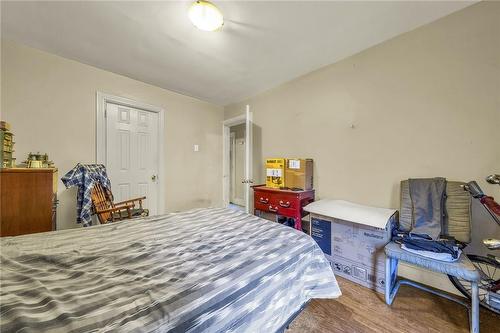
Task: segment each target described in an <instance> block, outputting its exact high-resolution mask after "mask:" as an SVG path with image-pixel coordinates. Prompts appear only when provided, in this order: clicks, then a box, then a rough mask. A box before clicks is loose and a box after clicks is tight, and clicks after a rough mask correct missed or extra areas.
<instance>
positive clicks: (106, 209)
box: [91, 182, 149, 224]
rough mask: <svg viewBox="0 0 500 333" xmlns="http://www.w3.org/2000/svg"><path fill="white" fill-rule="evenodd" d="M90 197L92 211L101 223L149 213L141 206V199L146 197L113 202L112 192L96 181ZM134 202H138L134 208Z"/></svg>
mask: <svg viewBox="0 0 500 333" xmlns="http://www.w3.org/2000/svg"><path fill="white" fill-rule="evenodd" d="M91 198H92V205H93V212H94V214H96V215H97V218H98V219H99V222H100V223H101V224H105V223H108V222H114V221H117V220H118V221H121V220H124V219H131V218H134V217H142V216H148V215H149V211H148V210H147V209H143V208H142V201H143V200H145V199H146V197H140V198H135V199H130V200H125V201H121V202H116V203H114V202H113V194H112V193H108V191H106V190H105V189H104V188H103V187H102V185H101V184H100V183H98V182H96V183H95V185H94V188H93V189H92V193H91ZM136 202H138V203H139V207H138V208H136Z"/></svg>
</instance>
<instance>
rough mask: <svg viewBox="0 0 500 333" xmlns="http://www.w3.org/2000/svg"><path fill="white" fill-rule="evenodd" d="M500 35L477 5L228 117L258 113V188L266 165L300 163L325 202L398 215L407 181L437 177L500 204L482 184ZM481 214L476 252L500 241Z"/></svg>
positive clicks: (499, 118) (490, 162)
mask: <svg viewBox="0 0 500 333" xmlns="http://www.w3.org/2000/svg"><path fill="white" fill-rule="evenodd" d="M499 35H500V3H498V2H497V3H492V2H487V3H479V4H476V5H473V6H471V7H469V8H466V9H464V10H462V11H459V12H457V13H454V14H452V15H450V16H448V17H445V18H443V19H440V20H438V21H436V22H433V23H431V24H429V25H427V26H424V27H421V28H419V29H416V30H414V31H411V32H409V33H406V34H404V35H401V36H398V37H396V38H394V39H392V40H389V41H387V42H385V43H382V44H380V45H378V46H375V47H372V48H370V49H368V50H366V51H364V52H361V53H359V54H357V55H354V56H352V57H349V58H347V59H345V60H343V61H340V62H338V63H336V64H333V65H330V66H327V67H325V68H322V69H320V70H318V71H315V72H312V73H310V74H307V75H305V76H303V77H300V78H298V79H295V80H293V81H290V82H288V83H286V84H284V85H282V86H280V87H277V88H275V89H273V90H271V91H268V92H265V93H263V94H261V95H258V96H256V97H254V98H251V99H249V100H245V101H242V102H241V103H237V104H234V105H230V106H227V107H226V108H225V118H230V117H233V116H235V115H237V114H241V113H242V110H244V105H245V104H250V108H251V110H252V111H253V118H254V121H255V127H254V128H255V130H254V137H255V142H254V145H255V154H256V158H255V159H256V161H257V162H256V165H255V167H254V175H256V176H255V178H256V179H257V180H260V181H261V182H263V181H264V174H263V170H264V164H263V161H264V158H266V157H277V156H284V157H286V156H294V157H295V156H303V157H311V158H313V159H314V162H315V169H314V175H315V179H314V180H315V188H316V190H317V197H319V198H342V199H346V200H351V201H354V202H357V203H361V204H366V205H373V206H380V207H393V208H397V207H398V205H399V188H398V186H399V181H400V180H401V179H405V178H408V177H431V176H444V177H447V178H448V179H456V180H472V179H477V180H481V182H480V185H481V186H483V188H484V189H485V190H486V191H487V192H488V193H490V194H491V195H494V196H496V197H497V198H500V190H499V187H498V186H497V187H496V188H494V187H493V186H492V185H486V184H485V182H484V181H482V180H483V179H484V177H485V176H486V175H488V174H491V173H493V172H496V173H499V172H500V40H499ZM331 42H332V43H334V42H335V41H331ZM352 126H353V127H352ZM255 133H257V134H258V135H255ZM476 208H477V207H476ZM478 209H479V210H480V207H479V208H478ZM478 209H476V217H477V218H476V220H475V223H476V224H475V225H476V227H475V228H474V235H473V236H474V244H473V247H472V248H476V249H480V248H481V246H480V245H479V239H480V238H481V237H482V236H483V235H487V234H488V233H490V235H491V233H496V234H497V236H499V237H500V228H498V226H497V225H495V224H494V222H492V221H489V220H488V219H487V217H486V216H485V215H483V214H482V212H481V211H478Z"/></svg>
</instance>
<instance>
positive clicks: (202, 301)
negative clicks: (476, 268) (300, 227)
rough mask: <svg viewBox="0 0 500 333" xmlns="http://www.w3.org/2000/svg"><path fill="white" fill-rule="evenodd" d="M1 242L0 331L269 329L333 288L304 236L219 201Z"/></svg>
mask: <svg viewBox="0 0 500 333" xmlns="http://www.w3.org/2000/svg"><path fill="white" fill-rule="evenodd" d="M0 245H1V265H2V267H1V293H0V305H1V309H0V331H1V332H19V331H22V332H111V331H113V332H274V331H276V330H278V329H279V328H280V327H282V326H283V325H284V324H285V323H286V322H287V320H288V319H289V318H290V317H291V316H292V315H293V314H294V313H296V312H297V311H298V310H299V309H300V308H301V306H303V305H304V304H305V303H306V302H307V301H308V300H309V299H311V298H335V297H338V296H339V295H340V290H339V287H338V285H337V282H336V280H335V277H334V275H333V273H332V270H331V268H330V266H329V264H328V262H327V261H326V259H325V257H324V256H323V253H322V251H321V249H320V248H319V247H318V246H317V244H316V243H315V242H314V241H313V240H312V239H311V238H310V237H309V236H307V235H306V234H304V233H301V232H299V231H297V230H294V229H292V228H289V227H285V226H282V225H280V224H277V223H272V222H269V221H265V220H262V219H260V218H257V217H255V216H252V215H248V214H245V213H242V212H234V211H231V210H227V209H219V208H210V209H196V210H191V211H187V212H182V213H174V214H167V215H162V216H154V217H149V218H143V219H139V220H129V221H123V222H115V223H113V224H106V225H99V226H94V227H90V228H79V229H72V230H62V231H56V232H50V233H41V234H34V235H25V236H18V237H4V238H1V239H0Z"/></svg>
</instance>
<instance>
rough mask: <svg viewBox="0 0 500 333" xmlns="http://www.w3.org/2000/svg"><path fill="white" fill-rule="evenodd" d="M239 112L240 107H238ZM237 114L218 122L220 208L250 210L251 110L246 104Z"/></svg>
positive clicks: (251, 181)
mask: <svg viewBox="0 0 500 333" xmlns="http://www.w3.org/2000/svg"><path fill="white" fill-rule="evenodd" d="M242 111H243V110H242ZM243 112H244V113H243V114H241V115H240V116H237V117H234V118H231V119H226V120H224V122H223V123H222V133H223V140H222V142H223V148H222V151H223V164H222V167H223V177H222V182H223V187H222V200H223V203H224V207H229V208H233V209H237V210H244V211H245V212H247V213H249V212H250V209H251V207H250V206H251V196H252V194H251V191H250V190H251V188H250V186H251V185H252V183H253V180H252V151H253V150H252V113H251V112H250V106H249V105H247V106H246V108H245V110H244V111H243Z"/></svg>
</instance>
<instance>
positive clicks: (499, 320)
mask: <svg viewBox="0 0 500 333" xmlns="http://www.w3.org/2000/svg"><path fill="white" fill-rule="evenodd" d="M337 280H338V282H339V285H340V289H341V290H342V296H341V297H340V298H338V299H336V300H312V301H311V302H310V303H309V305H308V306H307V307H306V308H305V309H304V311H302V313H301V314H300V315H299V316H298V317H297V318H296V319H295V320H294V321H293V322H292V324H291V325H290V329H289V330H287V331H286V333H299V332H300V333H302V332H318V333H319V332H321V333H327V332H349V333H358V332H384V333H386V332H411V333H416V332H419V333H420V332H425V333H428V332H445V333H455V332H469V321H468V315H467V311H466V309H465V307H463V306H461V305H459V304H456V303H454V302H452V301H449V300H447V299H444V298H442V297H438V296H435V295H432V294H429V293H426V292H424V291H421V290H418V289H416V288H412V287H409V286H401V288H400V290H399V292H398V295H397V296H396V299H395V300H394V303H393V304H392V306H390V307H389V306H387V305H386V304H385V302H384V296H383V295H382V294H380V293H377V292H374V291H372V290H370V289H368V288H364V287H362V286H360V285H357V284H355V283H353V282H350V281H348V280H346V279H343V278H341V277H337ZM480 322H481V328H480V329H481V333H493V332H495V333H500V316H498V315H496V314H494V313H492V312H490V311H487V310H484V309H481V313H480Z"/></svg>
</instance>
